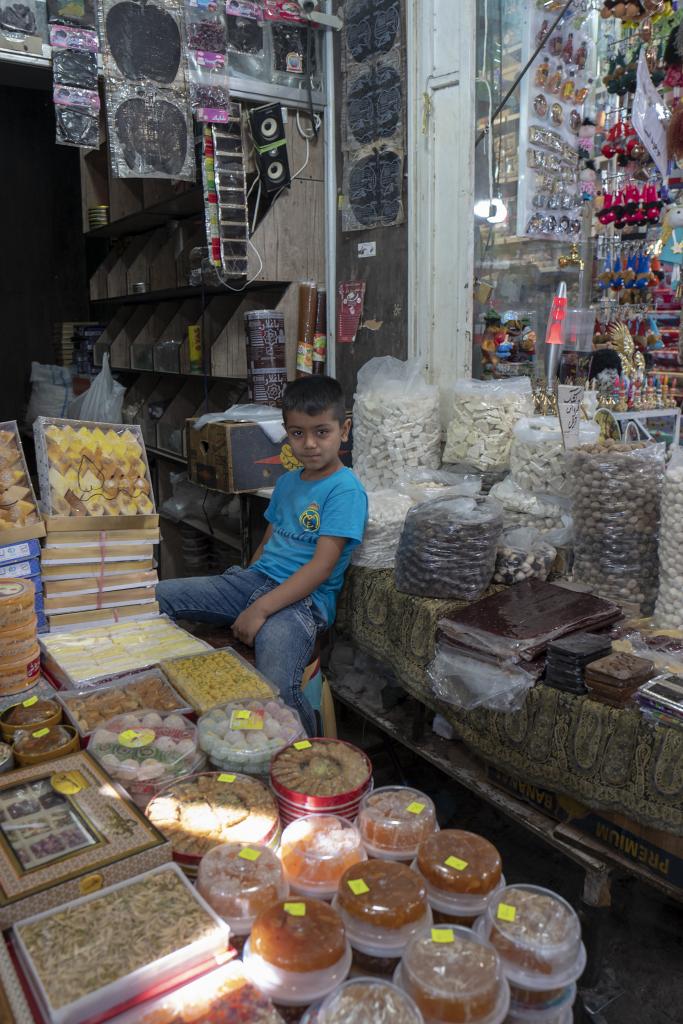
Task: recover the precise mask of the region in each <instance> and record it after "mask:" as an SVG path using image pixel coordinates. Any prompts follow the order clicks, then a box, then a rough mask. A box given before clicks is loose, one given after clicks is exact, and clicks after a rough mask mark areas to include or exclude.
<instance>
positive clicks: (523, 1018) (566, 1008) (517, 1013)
mask: <svg viewBox="0 0 683 1024" xmlns="http://www.w3.org/2000/svg"><path fill="white" fill-rule="evenodd" d="M543 996H546V997H547V998H546V999H543V998H542V997H543ZM575 1000H576V985H575V984H572V985H567V986H566V987H565V988H562V989H559V990H554V991H548V992H534V991H527V990H525V989H520V988H517V987H516V986H514V985H510V1012H509V1015H508V1016H509V1019H510V1020H514V1021H519V1022H520V1024H527V1022H528V1024H533V1022H538V1024H563V1021H564V1020H565V1018H566V1019H567V1020H569V1021H570V1022H571V1019H572V1015H571V1008H572V1006H573V1005H574V1002H575Z"/></svg>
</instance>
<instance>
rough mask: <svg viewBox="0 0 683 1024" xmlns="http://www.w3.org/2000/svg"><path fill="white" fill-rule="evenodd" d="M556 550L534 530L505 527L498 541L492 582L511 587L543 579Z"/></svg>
mask: <svg viewBox="0 0 683 1024" xmlns="http://www.w3.org/2000/svg"><path fill="white" fill-rule="evenodd" d="M556 554H557V551H556V550H555V548H554V547H553V546H552V544H548V543H547V541H545V540H544V539H543V537H542V536H541V534H540V533H539V532H538V530H534V529H533V528H529V527H521V528H519V529H516V530H506V531H505V533H504V534H503V535H502V537H501V538H500V541H499V543H498V555H497V557H496V571H495V572H494V574H493V582H494V583H504V584H506V585H507V586H509V587H511V586H512V585H513V584H514V583H522V582H523V581H524V580H530V579H536V580H546V579H547V578H548V573H549V572H550V570H551V569H552V567H553V562H554V561H555V556H556Z"/></svg>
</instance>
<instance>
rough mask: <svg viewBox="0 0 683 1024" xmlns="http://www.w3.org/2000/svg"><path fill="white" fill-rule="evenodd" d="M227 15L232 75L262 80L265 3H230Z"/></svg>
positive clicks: (243, 0) (250, 0)
mask: <svg viewBox="0 0 683 1024" xmlns="http://www.w3.org/2000/svg"><path fill="white" fill-rule="evenodd" d="M225 13H226V16H227V17H226V25H227V32H228V64H229V68H230V74H231V75H237V76H242V77H244V78H262V77H263V75H265V74H266V50H265V37H264V31H263V6H262V4H260V3H254V2H253V0H227V2H226V5H225Z"/></svg>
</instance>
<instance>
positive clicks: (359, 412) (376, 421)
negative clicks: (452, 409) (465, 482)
mask: <svg viewBox="0 0 683 1024" xmlns="http://www.w3.org/2000/svg"><path fill="white" fill-rule="evenodd" d="M440 452H441V421H440V416H439V391H438V388H436V387H434V386H432V385H431V384H427V382H426V381H425V379H424V376H423V371H422V367H421V365H420V362H419V360H417V359H413V360H408V361H407V362H401V361H400V360H399V359H394V357H393V356H381V357H378V358H376V359H370V360H369V361H368V362H367V363H366V364H365V365H364V366H362V367H361V369H360V370H359V371H358V388H357V391H356V394H355V396H354V405H353V468H354V470H355V472H356V474H357V475H358V476H359V478H360V479H361V481H362V482H363V483H364V484H365V486H366V488H367V489H368V490H370V491H378V490H382V489H384V488H387V487H389V488H391V487H395V486H396V484H397V482H398V480H399V479H400V478H401V477H402V476H403V475H404V473H405V471H406V469H416V468H419V467H425V468H427V469H438V467H439V466H440V464H441V457H440Z"/></svg>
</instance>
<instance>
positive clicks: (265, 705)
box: [197, 697, 306, 775]
mask: <svg viewBox="0 0 683 1024" xmlns="http://www.w3.org/2000/svg"><path fill="white" fill-rule="evenodd" d="M197 728H198V732H199V745H200V747H201V749H202V750H203V751H204V753H205V754H206V755H207V757H208V758H209V760H210V762H211V764H212V765H214V767H216V768H221V769H222V770H224V771H238V772H247V773H248V774H249V775H267V774H268V769H269V768H270V763H271V761H272V759H273V757H275V755H276V754H278V753H279V752H280V751H281V750H283V749H284V748H285V747H287V746H289V744H290V743H294V742H295V741H296V740H299V739H301V738H302V737H303V736H305V734H306V733H305V729H304V727H303V725H302V724H301V719H300V718H299V716H298V714H297V713H296V711H293V710H292V709H291V708H288V707H287V705H286V704H285V703H284V701H282V700H280V699H279V698H275V697H274V698H273V699H272V700H268V701H264V700H238V701H233V702H232V703H230V704H224V705H222V706H221V707H217V708H212V709H211V711H207V712H206V713H205V714H204V715H202V716H201V718H200V719H199V722H198V723H197Z"/></svg>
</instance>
